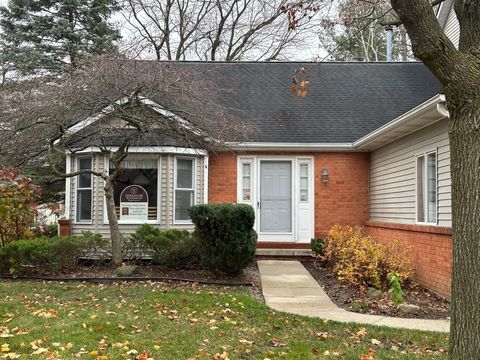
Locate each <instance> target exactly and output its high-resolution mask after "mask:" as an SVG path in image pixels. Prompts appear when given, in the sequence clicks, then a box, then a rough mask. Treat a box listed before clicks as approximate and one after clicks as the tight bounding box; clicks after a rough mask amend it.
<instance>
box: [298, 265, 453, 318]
mask: <svg viewBox="0 0 480 360" xmlns="http://www.w3.org/2000/svg"><path fill="white" fill-rule="evenodd" d="M302 264H303V265H304V266H305V268H306V269H307V270H308V271H309V272H310V274H311V275H312V276H313V277H314V278H315V280H317V282H318V283H319V285H320V286H321V287H322V288H323V289H324V290H325V292H326V293H327V294H328V296H329V297H330V299H332V301H333V302H334V303H335V304H337V305H338V306H339V307H341V308H343V309H346V310H349V311H356V312H362V313H365V314H375V315H384V316H395V317H404V318H420V319H446V318H448V317H449V316H450V303H449V302H448V301H446V300H445V299H443V298H442V297H440V296H438V295H436V294H435V293H433V292H431V291H429V290H427V289H425V288H423V287H422V286H420V285H418V284H415V283H413V282H409V283H407V284H403V285H402V289H403V292H404V299H405V303H406V304H412V305H417V306H418V307H419V308H420V309H419V310H418V311H415V312H411V313H404V312H402V311H400V310H399V309H398V308H397V307H396V306H395V304H394V303H393V302H392V300H391V298H390V296H389V294H388V291H384V292H383V297H382V298H380V299H372V298H369V297H368V296H367V295H366V294H364V293H361V292H359V291H358V290H357V289H355V288H353V287H351V286H346V285H343V284H340V283H339V282H338V281H337V279H336V277H335V275H334V274H333V273H332V271H331V270H330V269H329V268H327V267H317V266H315V265H314V262H313V260H305V261H302ZM358 305H362V306H361V307H362V309H359V306H358ZM352 306H353V308H352Z"/></svg>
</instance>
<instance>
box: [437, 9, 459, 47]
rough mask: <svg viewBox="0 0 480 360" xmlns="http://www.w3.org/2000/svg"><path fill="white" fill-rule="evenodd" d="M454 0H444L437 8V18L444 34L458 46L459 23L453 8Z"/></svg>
mask: <svg viewBox="0 0 480 360" xmlns="http://www.w3.org/2000/svg"><path fill="white" fill-rule="evenodd" d="M453 3H454V0H445V1H444V2H442V3H441V4H440V5H438V8H437V18H438V22H439V23H440V26H441V27H442V29H443V31H444V32H445V34H446V35H447V36H448V38H449V39H450V40H451V41H452V42H453V44H454V45H455V46H456V47H457V48H458V41H459V39H460V24H459V23H458V19H457V15H456V14H455V11H454V9H453V5H454V4H453Z"/></svg>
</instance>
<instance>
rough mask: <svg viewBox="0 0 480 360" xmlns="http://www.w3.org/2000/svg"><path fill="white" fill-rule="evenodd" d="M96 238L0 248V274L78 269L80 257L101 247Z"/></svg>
mask: <svg viewBox="0 0 480 360" xmlns="http://www.w3.org/2000/svg"><path fill="white" fill-rule="evenodd" d="M102 241H103V239H102V238H101V236H99V235H93V234H92V233H89V232H86V233H85V234H84V235H83V236H79V237H53V238H46V237H43V238H35V239H26V240H18V241H14V242H12V243H10V244H8V245H7V246H5V247H3V248H0V258H1V259H3V260H4V261H2V263H1V264H0V272H2V273H11V274H16V275H17V274H18V275H27V274H42V273H54V272H59V271H65V270H70V269H72V268H74V267H75V266H77V264H78V261H79V260H80V258H81V257H82V256H84V255H85V254H86V253H88V252H89V251H90V249H92V247H96V246H98V245H99V243H101V242H102Z"/></svg>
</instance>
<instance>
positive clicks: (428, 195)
mask: <svg viewBox="0 0 480 360" xmlns="http://www.w3.org/2000/svg"><path fill="white" fill-rule="evenodd" d="M416 167H417V169H416V171H417V190H416V192H417V209H416V210H417V222H418V223H425V224H436V223H437V154H436V153H435V152H430V153H427V154H424V155H420V156H417V160H416Z"/></svg>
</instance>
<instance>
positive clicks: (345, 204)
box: [315, 153, 369, 236]
mask: <svg viewBox="0 0 480 360" xmlns="http://www.w3.org/2000/svg"><path fill="white" fill-rule="evenodd" d="M323 168H326V169H328V173H329V181H328V183H324V182H323V181H322V169H323ZM368 169H369V154H368V153H316V154H315V236H325V235H327V234H328V231H329V230H330V228H331V227H332V226H333V225H335V224H342V225H358V224H363V223H364V222H365V221H367V220H368V171H369V170H368Z"/></svg>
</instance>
